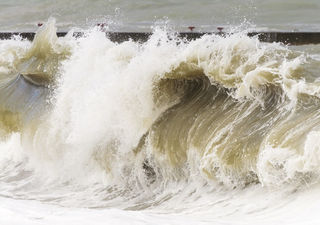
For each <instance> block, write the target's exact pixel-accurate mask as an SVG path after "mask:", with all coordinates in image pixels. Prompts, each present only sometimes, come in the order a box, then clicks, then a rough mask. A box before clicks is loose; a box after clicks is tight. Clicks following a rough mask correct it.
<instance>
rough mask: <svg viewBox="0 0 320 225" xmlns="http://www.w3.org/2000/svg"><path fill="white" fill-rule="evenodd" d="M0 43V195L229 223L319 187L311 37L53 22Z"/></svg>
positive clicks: (319, 120) (319, 111)
mask: <svg viewBox="0 0 320 225" xmlns="http://www.w3.org/2000/svg"><path fill="white" fill-rule="evenodd" d="M0 49H1V51H0V52H1V53H0V137H1V143H0V146H1V148H0V151H1V156H0V183H1V186H0V195H1V196H2V197H6V198H13V199H17V200H37V201H40V202H42V203H45V204H51V205H59V206H61V207H71V206H72V207H76V208H92V209H96V208H99V209H111V208H116V209H119V210H129V211H143V212H155V211H156V212H161V213H162V214H169V213H176V214H179V213H180V214H181V213H183V214H186V215H200V214H201V213H203V212H212V213H213V214H214V215H210V214H211V213H206V214H205V215H206V217H208V218H212V217H213V218H216V219H217V218H218V219H221V218H229V219H230V218H231V219H236V218H237V217H238V216H242V217H243V218H246V216H248V215H251V216H252V215H255V216H256V217H259V218H260V217H266V218H269V216H268V215H269V214H268V213H267V212H270V211H271V212H273V210H276V211H277V212H282V211H281V210H282V209H283V210H284V211H286V213H287V214H288V213H289V211H288V210H285V209H286V208H285V207H287V205H296V204H298V205H299V204H301V202H300V203H296V202H295V200H293V199H296V198H298V196H300V195H301V193H305V192H307V191H310V192H311V190H317V189H318V186H319V185H318V179H319V175H320V170H319V168H320V141H319V140H320V139H319V137H320V104H319V103H320V100H319V97H320V93H319V90H320V89H319V88H320V78H319V77H320V76H319V68H320V66H319V65H320V63H319V60H320V58H319V49H318V47H317V46H310V47H308V48H306V50H304V51H302V50H301V47H293V46H286V45H282V44H279V43H272V44H270V43H262V42H260V41H259V40H258V38H257V37H251V38H249V37H247V36H246V35H245V32H240V33H235V34H232V35H229V36H227V37H222V36H219V35H205V36H203V37H202V38H200V39H197V40H193V41H186V40H182V39H180V38H179V37H178V36H177V35H176V33H175V32H172V31H168V30H166V29H163V28H157V27H156V28H155V29H154V33H153V35H152V36H151V37H150V39H149V40H148V41H147V42H145V43H136V42H133V41H126V42H123V43H114V42H111V41H110V40H109V39H108V36H107V35H106V34H105V33H104V32H101V31H100V30H99V29H98V28H92V29H90V30H87V31H86V33H85V35H84V36H82V37H74V36H73V33H72V31H70V32H69V34H68V35H67V36H65V37H60V38H58V37H57V36H56V28H55V20H54V19H50V20H49V21H48V22H47V23H46V24H45V25H44V26H42V27H41V28H40V29H39V30H38V32H37V34H36V37H35V39H34V41H33V42H30V41H27V40H22V39H21V38H19V37H15V38H13V39H11V40H3V41H1V42H0ZM297 193H299V194H297ZM259 198H260V200H261V199H262V200H261V201H260V202H259V203H257V202H256V201H257V199H259ZM279 199H281V201H280V200H279ZM304 199H309V198H304ZM306 201H308V200H304V201H303V202H306ZM248 202H250V203H254V202H255V203H256V207H254V208H250V209H249V208H248V209H246V208H245V207H244V205H245V204H247V203H248ZM274 202H278V203H279V202H281V203H279V205H280V206H279V205H277V204H274ZM293 202H294V203H293ZM279 208H280V209H279ZM221 209H224V210H221ZM239 209H241V210H239ZM227 215H228V217H226V216H227ZM248 218H249V217H248ZM250 218H252V217H250ZM218 219H217V220H218ZM269 219H270V218H269ZM208 220H209V219H208Z"/></svg>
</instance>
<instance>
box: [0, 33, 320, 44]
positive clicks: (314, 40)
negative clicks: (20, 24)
mask: <svg viewBox="0 0 320 225" xmlns="http://www.w3.org/2000/svg"><path fill="white" fill-rule="evenodd" d="M66 34H67V32H57V35H58V37H62V36H65V35H66ZM151 34H152V33H146V32H107V33H106V35H107V36H108V37H109V38H110V40H111V41H114V42H124V41H127V40H129V39H132V40H133V41H138V42H145V41H147V40H148V38H149V37H150V35H151ZM205 34H215V35H222V36H226V35H228V34H227V33H224V32H217V33H209V32H202V33H199V32H180V33H179V36H181V37H183V38H186V39H187V40H193V39H197V38H200V37H201V36H203V35H205ZM14 35H19V36H21V37H22V38H25V39H28V40H33V38H34V36H35V33H34V32H0V39H2V40H4V39H10V38H12V36H14ZM74 35H75V36H81V35H83V33H80V32H75V33H74ZM247 35H248V36H249V37H253V36H258V38H259V40H260V41H262V42H269V43H272V42H282V43H284V44H290V45H305V44H320V32H250V33H247Z"/></svg>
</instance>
